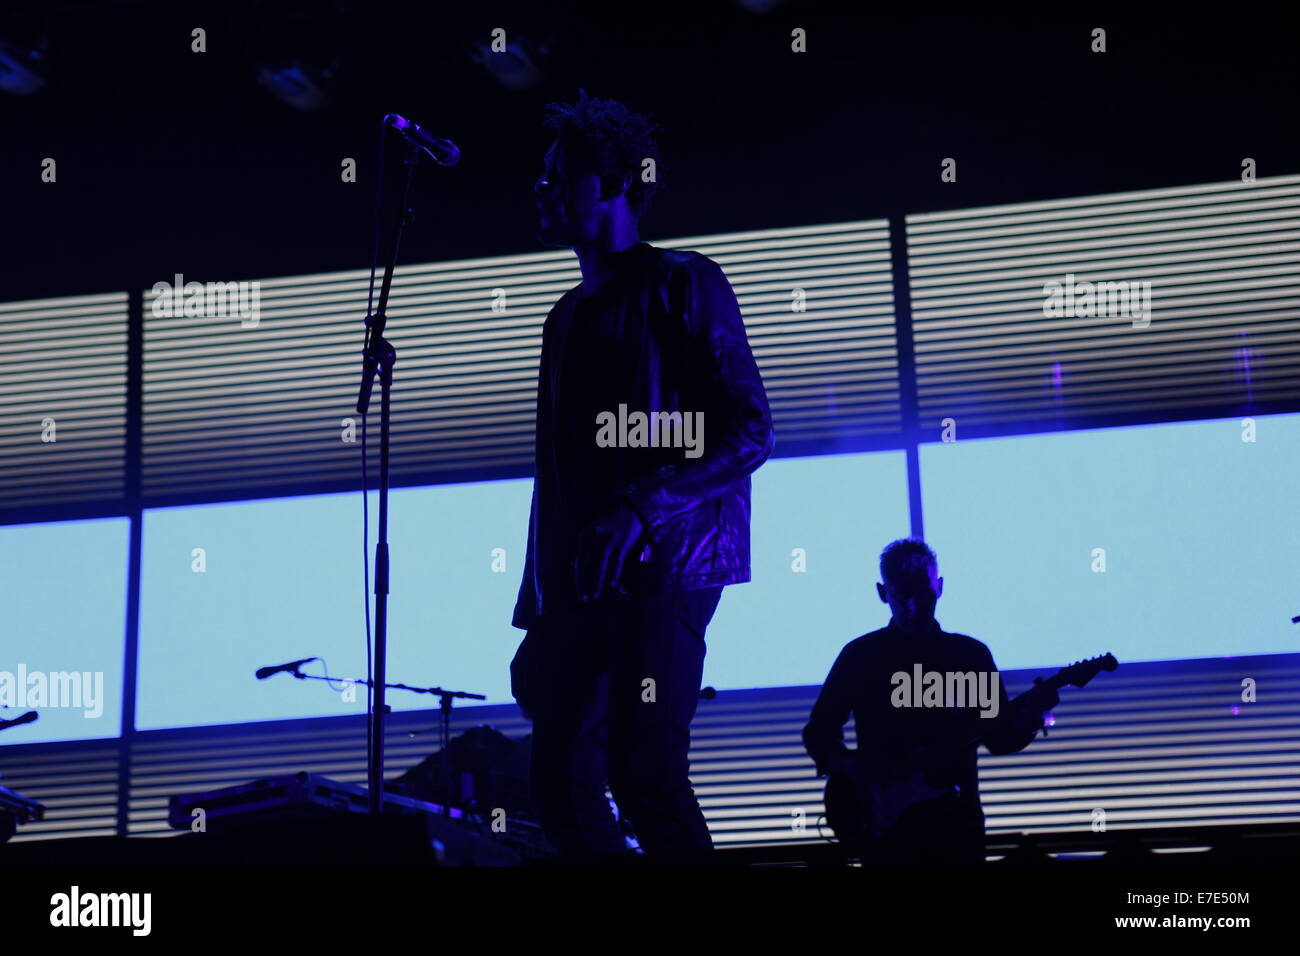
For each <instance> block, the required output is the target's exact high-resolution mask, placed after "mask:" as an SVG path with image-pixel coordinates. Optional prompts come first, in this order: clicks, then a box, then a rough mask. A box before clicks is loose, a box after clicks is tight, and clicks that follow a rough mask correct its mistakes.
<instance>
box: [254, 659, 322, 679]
mask: <svg viewBox="0 0 1300 956" xmlns="http://www.w3.org/2000/svg"><path fill="white" fill-rule="evenodd" d="M318 660H320V658H319V657H304V658H303V659H302V660H300V661H290V662H289V663H288V664H277V665H276V666H274V667H259V668H258V669H257V671H256V672H255V676H256V677H257V679H258V680H266V679H267V678H268V677H270V676H271V675H272V674H279V673H281V672H282V671H296V670H297V669H298V668H299V667H302V665H303V664H310V663H311V662H312V661H318Z"/></svg>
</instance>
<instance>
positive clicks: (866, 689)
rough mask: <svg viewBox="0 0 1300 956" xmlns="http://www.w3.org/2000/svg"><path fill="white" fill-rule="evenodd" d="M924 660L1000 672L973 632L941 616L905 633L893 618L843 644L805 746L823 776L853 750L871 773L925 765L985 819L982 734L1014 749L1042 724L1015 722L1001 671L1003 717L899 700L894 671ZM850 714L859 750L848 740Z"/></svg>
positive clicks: (992, 747) (950, 668)
mask: <svg viewBox="0 0 1300 956" xmlns="http://www.w3.org/2000/svg"><path fill="white" fill-rule="evenodd" d="M917 666H919V667H920V669H921V672H922V673H929V672H938V673H940V674H949V673H973V674H979V673H982V674H985V675H994V674H997V673H998V669H997V665H995V664H994V663H993V655H992V654H990V653H989V649H988V647H986V646H985V645H984V644H983V643H982V642H980V641H978V640H976V639H975V638H973V637H969V636H967V635H965V634H952V633H949V632H947V631H944V630H943V628H942V627H940V626H939V623H938V622H937V621H936V622H935V623H934V626H933V628H932V629H931V631H930V632H929V633H928V634H904V633H903V632H901V631H899V630H898V629H897V628H895V627H894V626H893V621H892V620H891V621H890V623H889V625H888V626H886V627H883V628H881V629H880V630H878V631H872V632H871V633H870V634H864V635H862V636H861V637H859V638H857V639H856V640H853V641H850V642H849V643H848V644H847V645H845V647H844V649H843V650H842V651H840V655H839V657H838V658H836V660H835V664H834V665H833V666H832V667H831V672H830V674H829V675H828V676H827V678H826V683H825V684H824V685H823V686H822V689H821V693H820V694H819V695H818V697H817V703H816V704H815V705H814V706H813V710H812V715H811V717H810V718H809V720H808V724H807V725H806V726H805V727H804V729H803V741H804V748H805V749H806V750H807V751H808V754H809V756H811V757H812V758H813V762H814V763H815V764H816V767H817V773H818V775H822V776H824V775H826V774H827V773H829V772H831V771H832V769H833V767H834V764H835V761H836V760H838V759H842V755H846V754H852V755H853V757H854V758H855V759H856V761H857V764H858V766H859V768H860V770H859V772H860V773H861V774H862V775H863V777H864V778H865V779H869V780H891V779H896V778H898V777H899V776H904V775H906V773H907V772H909V771H911V770H921V771H923V772H924V774H925V778H926V782H927V783H929V784H930V785H931V786H934V787H936V788H939V789H943V788H946V787H949V786H951V785H954V784H955V785H957V786H958V787H960V790H961V795H962V798H963V799H964V800H966V801H968V802H969V803H970V804H971V808H972V810H973V811H974V813H975V814H977V816H976V817H975V819H976V820H977V821H979V823H978V825H980V826H982V820H983V815H982V813H981V812H980V810H979V774H978V765H977V750H978V745H977V744H976V742H975V738H976V737H978V738H979V739H980V741H981V742H982V743H983V744H984V746H985V747H987V748H988V750H989V752H990V753H994V754H1009V753H1015V752H1016V751H1019V750H1023V749H1024V748H1025V747H1026V746H1028V745H1029V742H1030V741H1031V740H1033V737H1034V732H1035V729H1036V728H1035V727H1020V726H1017V725H1016V716H1017V715H1016V712H1015V711H1014V710H1013V708H1012V707H1011V705H1010V702H1009V701H1008V699H1007V690H1006V687H1004V686H1003V685H1002V682H1001V679H1000V678H999V680H998V684H997V715H996V717H993V716H990V717H983V716H980V710H979V708H978V707H974V706H966V707H938V708H926V707H923V708H915V707H911V706H901V707H900V706H896V702H895V699H894V694H895V692H896V689H897V688H896V684H895V680H894V675H896V674H898V673H900V672H901V673H904V674H908V675H912V674H914V673H915V671H914V668H916V667H917ZM989 686H990V688H991V681H990V685H989ZM850 716H852V717H853V719H854V724H855V728H856V731H857V738H858V739H857V744H858V745H857V750H856V751H850V750H849V749H848V748H847V747H845V745H844V730H843V728H844V724H845V722H846V721H847V720H848V719H849V717H850ZM1039 725H1041V721H1040V722H1039Z"/></svg>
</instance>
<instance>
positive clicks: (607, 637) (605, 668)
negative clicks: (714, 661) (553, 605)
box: [510, 587, 722, 858]
mask: <svg viewBox="0 0 1300 956" xmlns="http://www.w3.org/2000/svg"><path fill="white" fill-rule="evenodd" d="M721 596H722V588H720V587H714V588H702V589H699V590H692V591H675V592H670V593H667V594H657V595H651V596H648V597H637V598H630V599H629V598H623V597H619V598H610V599H607V600H601V601H593V602H590V603H588V604H585V605H582V606H581V607H579V608H577V609H575V610H573V611H567V612H564V613H557V614H547V615H543V616H542V617H540V618H538V621H537V624H536V626H535V627H533V628H532V629H531V630H529V631H528V634H527V636H526V637H525V638H524V640H523V643H522V644H520V645H519V650H518V652H517V653H516V654H515V658H514V660H513V661H512V662H511V664H510V677H511V687H512V691H513V693H514V695H515V699H516V700H517V701H518V702H519V705H520V707H521V708H523V710H524V712H525V713H526V714H527V715H528V716H529V717H531V718H532V721H533V753H532V792H533V801H534V804H535V805H536V809H537V813H538V817H539V818H540V820H541V823H542V826H543V828H544V829H545V830H546V835H547V838H548V839H549V840H550V842H551V844H552V845H553V846H554V847H555V848H556V849H557V850H558V851H560V853H562V854H564V855H565V856H569V857H575V858H589V857H600V856H607V855H618V854H620V853H623V852H626V848H627V844H626V840H625V838H624V836H623V834H622V832H621V831H620V829H619V827H618V821H617V820H616V819H615V818H614V815H613V813H612V812H611V811H610V806H609V801H608V799H607V798H606V796H605V788H606V784H608V786H609V789H610V791H611V792H612V793H613V796H614V800H615V801H616V802H617V803H618V806H619V809H620V810H621V811H622V813H623V815H624V816H625V817H626V818H627V819H628V821H629V822H630V823H631V824H632V827H633V829H634V830H635V831H636V835H637V839H638V841H639V842H640V844H641V847H642V848H643V849H644V850H646V851H647V852H661V853H678V852H689V851H693V850H707V849H710V848H711V847H712V845H713V843H712V840H711V839H710V837H709V829H708V826H707V825H706V824H705V822H704V814H703V813H701V812H700V805H699V802H698V801H697V800H696V798H695V791H694V790H692V789H691V781H690V756H689V751H690V742H691V737H690V727H691V719H692V718H693V717H694V716H695V708H696V705H697V704H698V703H699V697H700V681H701V679H702V677H703V673H704V650H705V645H704V632H705V629H706V628H707V627H708V624H709V621H710V620H711V619H712V617H713V612H714V610H715V609H716V608H717V606H718V600H719V598H720V597H721Z"/></svg>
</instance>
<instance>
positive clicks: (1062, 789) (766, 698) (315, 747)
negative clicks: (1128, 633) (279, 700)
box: [0, 655, 1300, 847]
mask: <svg viewBox="0 0 1300 956" xmlns="http://www.w3.org/2000/svg"><path fill="white" fill-rule="evenodd" d="M1040 673H1042V672H1040V671H1019V672H1017V671H1008V672H1006V673H1005V674H1004V679H1005V681H1006V684H1007V688H1008V692H1009V693H1011V694H1013V695H1014V694H1015V693H1017V692H1018V691H1019V690H1022V689H1024V688H1026V687H1027V686H1028V685H1029V684H1030V682H1031V680H1032V678H1033V677H1034V676H1038V675H1039V674H1040ZM1243 677H1250V678H1252V679H1254V680H1255V681H1256V683H1257V687H1258V701H1257V702H1255V703H1243V702H1242V701H1241V687H1242V679H1243ZM817 690H818V689H817V688H815V687H793V688H773V689H760V690H744V691H722V692H720V693H719V694H718V696H717V698H716V699H714V700H706V701H701V702H700V707H699V711H698V713H697V715H696V719H695V723H694V726H693V728H692V736H693V747H692V751H691V766H692V778H693V780H694V782H695V789H696V793H697V795H698V796H699V799H700V804H701V806H702V807H703V808H704V812H705V815H706V817H707V818H708V821H709V827H710V829H711V831H712V833H713V839H714V842H715V843H716V844H717V845H718V846H720V847H723V846H756V845H776V844H791V843H806V842H815V841H817V840H819V839H823V838H824V837H823V834H821V833H819V828H818V823H819V818H820V817H821V815H822V805H821V789H822V781H820V780H818V779H816V778H815V777H814V775H813V770H812V766H811V764H810V762H809V760H808V757H807V756H806V755H805V753H804V750H803V745H802V742H801V740H800V732H801V730H802V728H803V724H804V723H805V721H806V720H807V718H808V713H809V710H810V709H811V707H812V702H813V700H814V699H815V697H816V693H817ZM1234 707H1236V708H1237V711H1238V712H1237V713H1236V714H1234V713H1233V708H1234ZM1055 717H1056V724H1055V726H1054V727H1052V728H1051V730H1050V733H1049V736H1047V737H1046V738H1042V737H1040V738H1039V739H1038V740H1037V741H1035V742H1034V743H1033V745H1032V746H1031V747H1030V748H1029V749H1027V750H1026V751H1024V752H1022V753H1019V754H1013V755H1010V756H1004V757H993V756H989V755H987V754H985V755H983V756H982V757H981V758H980V786H981V789H982V792H983V800H984V809H985V813H986V815H987V818H988V827H989V830H990V832H993V833H997V832H1008V833H1010V832H1043V833H1047V832H1085V831H1090V830H1091V828H1092V825H1093V819H1094V811H1095V810H1098V809H1100V810H1103V811H1105V822H1106V826H1107V828H1108V829H1134V828H1159V827H1176V826H1211V825H1226V824H1246V823H1278V822H1295V821H1300V655H1269V656H1256V657H1245V658H1237V659H1210V660H1199V661H1175V662H1170V663H1137V664H1124V665H1123V666H1122V667H1121V669H1120V670H1119V671H1118V672H1116V673H1114V674H1101V675H1099V676H1098V677H1097V678H1096V679H1095V680H1094V682H1093V683H1092V684H1090V685H1089V686H1088V687H1087V688H1086V689H1085V690H1082V691H1080V690H1075V689H1073V688H1067V689H1066V690H1064V691H1063V692H1062V702H1061V705H1060V706H1059V707H1058V708H1057V709H1056V712H1055ZM438 720H439V717H438V714H437V712H436V711H415V712H410V711H403V712H399V713H396V714H393V715H392V717H391V718H390V720H389V723H388V727H387V730H388V735H387V742H386V747H387V753H386V770H387V776H388V777H390V778H391V777H393V776H396V775H397V774H398V773H400V772H401V771H403V770H405V769H407V768H409V767H410V766H412V765H414V764H415V763H417V762H419V761H420V760H421V759H423V758H424V757H425V756H427V755H429V754H430V753H433V752H434V751H436V750H437V749H438V742H437V741H438V730H437V728H438ZM479 724H490V725H492V726H494V727H496V729H498V730H500V731H501V732H502V733H504V734H506V735H507V736H510V737H513V738H518V737H521V736H523V735H525V734H527V733H528V732H529V724H528V723H527V722H526V721H525V720H524V719H523V718H522V717H521V715H520V714H519V711H518V709H517V708H515V707H514V706H492V707H472V708H463V709H459V710H457V711H456V712H455V716H454V720H453V731H452V732H453V734H459V733H462V732H463V731H465V730H468V729H469V728H471V727H474V726H477V725H479ZM851 729H852V728H851V727H850V728H848V730H849V731H851ZM412 732H415V733H416V734H417V735H416V736H414V737H412V736H411V734H412ZM848 737H849V740H850V742H852V739H853V735H852V733H851V732H850V733H849V734H848ZM113 753H115V751H114V750H113V744H112V743H111V742H109V743H104V742H94V744H93V745H84V746H82V747H81V748H80V749H78V747H75V746H73V745H68V744H59V745H42V744H29V745H23V746H21V747H10V748H4V747H0V769H3V770H4V771H5V782H6V784H7V785H8V786H10V787H11V788H13V789H15V790H18V791H19V792H21V793H23V794H24V795H26V796H29V797H33V798H36V799H39V800H42V801H45V802H47V803H49V804H50V814H49V819H48V820H47V821H45V822H44V823H39V824H33V825H30V826H24V827H22V828H21V829H20V830H19V835H18V836H17V837H15V839H16V840H25V839H35V838H38V837H42V836H47V835H60V834H63V835H73V834H75V835H89V834H91V833H98V832H102V831H103V828H104V827H106V826H111V807H112V799H113V798H112V793H113V788H114V786H115V776H114V773H115V767H116V765H115V763H114V762H113V759H114V758H113V757H112V754H113ZM132 760H133V765H132V767H133V769H132V779H131V793H130V803H129V808H130V810H129V812H130V832H131V833H132V834H134V835H141V836H150V835H155V836H158V835H166V834H167V833H169V832H172V831H170V830H169V829H168V827H167V800H168V798H169V797H170V796H171V795H172V794H176V793H196V792H205V791H208V790H214V789H217V788H219V787H226V786H232V785H235V784H240V783H246V782H248V781H250V780H254V779H257V778H261V777H269V776H275V775H280V774H288V773H293V772H295V771H298V770H310V771H312V772H315V773H318V774H322V775H324V776H327V777H333V778H335V779H337V780H341V781H344V782H349V783H358V784H362V785H364V784H365V777H366V773H365V726H364V724H363V722H362V720H361V719H360V718H329V719H320V720H296V721H277V722H274V723H267V724H236V725H230V726H223V727H207V728H191V729H185V730H170V731H151V732H148V733H141V734H137V735H135V738H134V740H133V743H132ZM824 836H825V837H828V836H829V831H827V832H826V833H825V834H824Z"/></svg>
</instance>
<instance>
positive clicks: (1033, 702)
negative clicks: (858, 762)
mask: <svg viewBox="0 0 1300 956" xmlns="http://www.w3.org/2000/svg"><path fill="white" fill-rule="evenodd" d="M1117 667H1119V662H1118V661H1117V660H1115V657H1114V655H1113V654H1103V655H1101V656H1100V657H1094V658H1091V659H1090V660H1086V661H1078V662H1077V663H1074V664H1071V665H1070V666H1068V667H1063V668H1061V669H1060V670H1059V671H1057V672H1056V673H1055V674H1054V675H1053V676H1051V677H1047V678H1042V677H1036V678H1034V686H1033V687H1031V688H1029V690H1027V691H1025V692H1024V693H1023V694H1021V695H1019V696H1018V697H1016V698H1015V699H1014V700H1013V701H1011V702H1010V705H1009V706H1010V707H1012V708H1013V709H1021V710H1023V711H1024V712H1025V713H1032V712H1037V713H1042V712H1043V711H1044V710H1047V709H1049V708H1050V707H1052V706H1054V697H1055V695H1056V692H1057V691H1058V690H1059V689H1060V688H1062V687H1064V686H1066V685H1067V684H1068V685H1072V686H1074V687H1083V686H1084V685H1085V684H1087V683H1088V682H1089V681H1090V680H1092V679H1093V678H1094V677H1096V676H1097V674H1098V672H1100V671H1113V670H1115V669H1116V668H1117ZM980 736H981V735H978V734H977V735H975V736H973V737H971V738H970V739H969V740H966V741H964V742H962V743H961V745H960V746H962V747H973V746H977V745H978V744H979V743H980ZM943 749H948V745H945V746H944V748H943ZM925 756H926V752H925V751H924V750H923V749H919V748H918V751H916V752H914V753H913V754H912V755H911V757H910V759H909V761H908V764H907V767H906V769H905V771H904V772H903V773H902V774H899V775H896V776H894V777H892V778H890V779H864V777H863V774H862V772H861V771H860V770H858V769H854V770H852V771H844V770H841V771H836V772H833V773H831V774H830V775H829V776H828V777H827V780H826V792H825V797H824V803H825V807H826V822H827V823H828V824H829V825H830V827H831V829H832V830H834V831H835V836H836V839H838V840H839V841H840V842H841V843H861V842H865V841H869V840H878V839H880V838H882V837H887V836H888V835H889V832H890V830H891V828H892V827H893V826H894V825H895V824H896V823H897V822H898V819H899V817H901V816H902V815H903V813H904V812H905V811H906V810H908V809H910V808H911V807H914V806H917V805H919V804H924V803H928V802H929V801H931V800H939V799H942V798H945V797H950V796H952V795H954V794H956V793H957V789H956V787H948V788H946V789H940V788H938V787H932V786H931V785H930V784H929V782H928V781H927V780H926V778H925V772H924V770H923V768H922V766H921V765H922V764H923V762H924V758H925Z"/></svg>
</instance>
